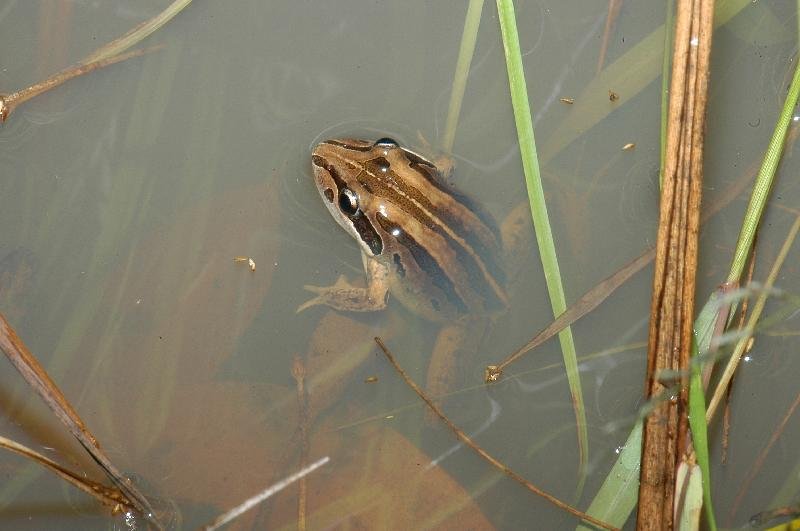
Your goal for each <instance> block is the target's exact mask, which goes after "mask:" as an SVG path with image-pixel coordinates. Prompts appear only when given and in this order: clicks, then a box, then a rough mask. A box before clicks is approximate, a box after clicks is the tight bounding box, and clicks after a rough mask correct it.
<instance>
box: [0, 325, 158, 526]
mask: <svg viewBox="0 0 800 531" xmlns="http://www.w3.org/2000/svg"><path fill="white" fill-rule="evenodd" d="M0 350H2V351H3V353H5V355H6V357H8V359H9V361H10V362H11V364H12V365H14V367H15V368H16V369H17V371H19V373H20V374H21V375H22V377H23V378H24V379H25V381H26V382H28V385H29V386H30V387H31V388H32V389H33V390H34V391H35V392H36V394H38V395H39V397H40V398H41V399H42V400H44V402H45V404H47V406H48V407H49V408H50V410H51V411H52V412H53V413H55V415H56V417H57V418H58V420H60V421H61V423H62V424H64V425H65V426H66V427H67V429H68V430H69V431H70V433H72V435H73V436H74V437H75V438H76V439H78V442H80V443H81V445H82V446H83V447H84V448H85V449H86V451H87V452H89V454H90V455H91V456H92V458H93V459H94V460H95V462H96V463H97V464H98V465H100V468H102V469H103V471H105V473H106V475H108V477H109V478H110V479H111V481H112V482H113V483H114V485H116V486H117V488H119V490H120V491H122V493H123V494H125V496H126V497H127V498H128V500H129V501H130V503H129V505H131V506H133V507H135V508H136V510H137V511H139V513H141V515H142V516H143V517H145V518H147V519H148V520H150V522H151V523H152V524H153V525H155V526H156V527H157V528H159V529H162V526H161V524H160V523H159V522H158V520H157V519H156V516H155V513H154V511H153V508H152V507H151V506H150V503H149V502H148V501H147V498H145V497H144V495H143V494H142V493H141V492H139V490H138V489H137V488H136V487H135V486H134V485H133V483H132V482H131V481H130V480H129V479H128V478H126V477H125V476H123V475H122V474H121V473H120V472H119V470H117V467H115V466H114V465H113V464H112V463H111V461H110V460H109V459H108V457H107V456H106V454H105V452H103V450H101V449H100V445H99V444H98V442H97V439H95V437H94V435H92V434H91V432H90V431H89V430H88V428H87V427H86V425H85V424H84V422H83V420H82V419H81V418H80V416H78V413H77V412H76V411H75V409H73V407H72V405H71V404H70V403H69V401H67V398H66V397H65V396H64V394H63V393H62V392H61V390H60V389H59V388H58V386H56V384H55V382H53V380H52V379H51V378H50V376H49V375H48V374H47V372H46V371H45V370H44V367H42V366H41V364H40V363H39V361H38V360H37V359H36V357H35V356H34V355H33V354H32V353H31V352H30V350H28V347H26V346H25V343H23V342H22V339H20V338H19V336H17V333H16V332H15V331H14V329H13V328H12V327H11V325H10V324H8V321H6V318H5V317H4V316H3V314H0Z"/></svg>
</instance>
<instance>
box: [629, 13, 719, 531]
mask: <svg viewBox="0 0 800 531" xmlns="http://www.w3.org/2000/svg"><path fill="white" fill-rule="evenodd" d="M713 17H714V1H713V0H680V1H679V2H678V5H677V16H676V27H675V40H674V48H673V59H672V79H671V82H670V101H669V112H668V122H667V124H668V125H667V144H666V146H667V147H666V153H667V157H666V160H665V164H664V175H663V176H662V183H663V184H662V191H661V208H660V214H659V228H658V239H657V244H656V259H655V272H654V279H653V294H652V303H651V309H650V330H649V335H648V361H647V377H646V382H645V393H646V396H647V397H648V398H650V397H654V396H660V395H661V394H662V393H663V392H664V391H665V390H667V389H668V388H669V387H671V386H673V385H675V383H676V382H664V381H662V380H661V379H660V377H659V375H660V373H661V372H663V371H669V372H671V373H672V374H680V375H686V374H688V368H689V352H690V348H691V340H692V325H693V322H694V294H695V293H694V292H695V277H696V272H697V234H698V228H699V225H700V199H701V184H702V175H703V173H702V172H703V139H704V127H705V125H704V124H705V109H706V101H707V90H708V76H709V68H708V66H709V58H710V52H711V34H712V30H713ZM685 380H686V377H685V376H682V377H681V381H680V382H679V383H680V386H679V392H678V393H677V396H675V397H674V399H672V400H666V401H662V402H660V403H658V404H657V405H656V406H655V407H654V409H653V410H652V411H651V412H650V413H649V414H648V415H647V418H646V419H645V424H644V432H643V445H642V463H641V466H642V469H641V475H640V485H639V510H638V515H637V529H648V530H649V529H673V528H674V500H675V479H676V470H677V467H678V465H679V462H680V461H681V459H682V455H683V450H684V449H686V448H687V433H688V419H687V415H686V413H687V405H688V393H687V389H688V387H687V385H686V383H687V382H686V381H685Z"/></svg>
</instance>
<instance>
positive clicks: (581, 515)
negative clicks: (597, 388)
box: [375, 337, 616, 529]
mask: <svg viewBox="0 0 800 531" xmlns="http://www.w3.org/2000/svg"><path fill="white" fill-rule="evenodd" d="M375 343H377V344H378V347H380V349H381V351H383V354H384V355H385V356H386V359H387V360H389V363H391V364H392V367H394V369H395V370H396V371H397V373H398V374H399V375H400V377H401V378H403V381H405V383H406V385H408V386H409V387H410V388H411V389H412V390H413V391H414V392H415V393H416V394H417V396H418V397H419V398H420V399H421V400H422V401H423V402H425V403H426V404H427V405H428V407H429V408H431V410H432V411H433V412H434V413H435V414H436V416H437V417H439V418H440V419H441V420H442V422H444V423H445V425H446V426H447V427H448V428H450V429H451V430H452V431H453V433H454V434H455V435H456V437H457V438H458V439H459V440H461V442H463V443H464V444H465V445H467V446H468V447H469V448H470V449H472V450H473V451H474V452H475V453H477V454H478V455H479V456H480V457H481V458H483V459H484V460H485V461H487V462H488V463H489V464H491V465H492V466H494V467H495V468H497V469H498V470H500V471H502V472H503V473H504V474H506V475H507V476H509V477H510V478H511V479H513V480H514V481H516V482H517V483H519V484H521V485H522V486H524V487H525V488H526V489H528V490H529V491H531V492H533V493H534V494H536V495H537V496H541V497H542V498H544V499H546V500H547V501H549V502H550V503H552V504H553V505H555V506H556V507H558V508H559V509H563V510H564V511H567V512H568V513H570V514H573V515H575V516H577V517H578V518H580V519H582V520H585V521H586V522H589V523H591V524H594V525H596V526H598V527H602V528H603V529H616V528H615V527H613V526H611V525H609V524H607V523H605V522H602V521H600V520H598V519H597V518H593V517H591V516H589V515H587V514H586V513H584V512H581V511H579V510H578V509H576V508H575V507H572V506H571V505H569V504H567V503H564V502H563V501H561V500H559V499H558V498H556V497H555V496H553V495H552V494H549V493H547V492H545V491H543V490H542V489H540V488H539V487H537V486H536V485H534V484H532V483H531V482H530V481H528V480H527V479H525V478H523V477H522V476H520V475H519V474H517V473H516V472H514V471H513V470H511V469H510V468H509V467H508V465H506V464H504V463H502V462H501V461H499V460H497V459H496V458H495V457H494V456H492V455H491V454H489V453H488V452H487V451H486V450H484V449H483V448H481V447H480V446H478V445H477V444H476V443H475V442H474V441H473V440H472V439H471V438H470V437H469V435H467V434H466V433H464V432H463V431H462V430H461V429H459V428H458V426H456V425H455V424H453V421H451V420H450V419H449V418H447V416H445V414H444V412H443V411H442V410H441V409H440V408H439V406H437V405H436V404H435V403H434V402H433V401H432V400H431V399H430V398H428V396H427V395H426V394H425V392H424V391H423V390H422V389H421V388H420V387H419V386H418V385H417V384H416V383H415V382H414V380H412V379H411V377H410V376H409V375H408V373H406V371H405V370H403V368H402V367H401V366H400V364H399V363H397V360H396V359H395V357H394V355H393V354H392V353H391V352H390V351H389V349H388V348H387V347H386V345H385V344H384V343H383V340H382V339H381V338H380V337H376V338H375Z"/></svg>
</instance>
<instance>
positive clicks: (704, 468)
mask: <svg viewBox="0 0 800 531" xmlns="http://www.w3.org/2000/svg"><path fill="white" fill-rule="evenodd" d="M691 359H692V361H691V375H690V377H689V426H690V427H691V428H692V443H693V444H694V452H695V455H696V456H697V464H698V465H700V470H701V472H702V473H703V501H704V505H705V510H706V521H707V523H708V527H709V528H710V529H711V531H715V530H716V529H717V521H716V520H715V518H714V506H713V505H712V503H711V465H710V458H709V456H708V426H707V425H706V398H705V394H704V391H703V378H702V374H701V372H702V371H701V364H700V363H699V360H700V356H699V353H698V351H697V342H696V341H695V339H694V337H692V353H691Z"/></svg>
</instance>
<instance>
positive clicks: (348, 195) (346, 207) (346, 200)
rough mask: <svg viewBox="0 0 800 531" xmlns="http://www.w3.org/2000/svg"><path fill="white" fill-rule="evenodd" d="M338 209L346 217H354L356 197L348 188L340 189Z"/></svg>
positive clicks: (356, 210)
mask: <svg viewBox="0 0 800 531" xmlns="http://www.w3.org/2000/svg"><path fill="white" fill-rule="evenodd" d="M339 209H340V210H341V211H342V212H344V213H345V214H346V215H348V216H355V215H356V213H357V212H358V195H357V194H356V193H355V192H354V191H352V190H351V189H349V188H342V190H341V191H340V192H339Z"/></svg>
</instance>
